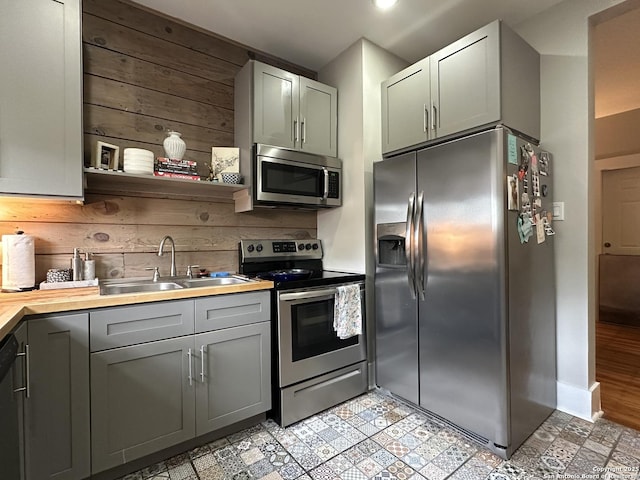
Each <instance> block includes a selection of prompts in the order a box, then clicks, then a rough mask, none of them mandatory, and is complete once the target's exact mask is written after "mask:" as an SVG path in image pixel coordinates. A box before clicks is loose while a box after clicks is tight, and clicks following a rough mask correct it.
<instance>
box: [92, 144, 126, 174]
mask: <svg viewBox="0 0 640 480" xmlns="http://www.w3.org/2000/svg"><path fill="white" fill-rule="evenodd" d="M91 166H92V167H94V168H99V169H101V170H122V168H121V166H120V147H118V146H117V145H111V144H110V143H106V142H101V141H96V145H95V148H94V149H93V156H92V158H91Z"/></svg>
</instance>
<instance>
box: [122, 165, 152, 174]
mask: <svg viewBox="0 0 640 480" xmlns="http://www.w3.org/2000/svg"><path fill="white" fill-rule="evenodd" d="M124 171H125V173H134V174H136V175H153V168H140V167H131V166H127V165H125V166H124Z"/></svg>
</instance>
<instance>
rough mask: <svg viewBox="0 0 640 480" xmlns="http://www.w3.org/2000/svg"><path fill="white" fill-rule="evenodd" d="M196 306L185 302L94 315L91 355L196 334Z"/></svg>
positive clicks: (153, 304) (106, 311)
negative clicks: (194, 327)
mask: <svg viewBox="0 0 640 480" xmlns="http://www.w3.org/2000/svg"><path fill="white" fill-rule="evenodd" d="M193 304H194V302H193V300H181V301H175V302H162V303H148V304H144V305H134V306H127V307H118V308H106V309H103V310H96V311H93V312H91V313H90V323H89V324H90V330H91V340H90V344H91V351H92V352H96V351H99V350H106V349H108V348H116V347H124V346H126V345H134V344H137V343H144V342H151V341H154V340H162V339H165V338H172V337H179V336H181V335H189V334H192V333H193V332H194V330H193V311H194V306H193Z"/></svg>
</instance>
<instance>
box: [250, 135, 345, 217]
mask: <svg viewBox="0 0 640 480" xmlns="http://www.w3.org/2000/svg"><path fill="white" fill-rule="evenodd" d="M253 150H254V151H253V159H254V161H253V178H254V182H253V187H252V188H254V192H253V193H254V199H255V203H257V204H259V205H260V204H261V205H272V206H275V205H283V206H285V205H286V206H297V207H304V208H329V207H339V206H340V205H342V193H341V190H342V162H341V161H340V160H339V159H338V158H334V157H325V156H322V155H314V154H310V153H305V152H298V151H295V150H288V149H285V148H279V147H273V146H270V145H263V144H256V145H254V148H253Z"/></svg>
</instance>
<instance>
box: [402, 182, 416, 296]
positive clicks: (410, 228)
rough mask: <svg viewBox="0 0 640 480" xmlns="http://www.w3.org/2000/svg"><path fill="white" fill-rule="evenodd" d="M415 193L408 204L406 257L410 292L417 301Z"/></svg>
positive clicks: (412, 193)
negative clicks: (414, 234)
mask: <svg viewBox="0 0 640 480" xmlns="http://www.w3.org/2000/svg"><path fill="white" fill-rule="evenodd" d="M415 200H416V194H415V192H411V195H409V201H408V202H407V231H406V234H405V237H404V238H405V255H406V257H407V279H408V280H409V291H410V292H411V298H412V299H413V300H415V299H416V279H415V267H414V261H413V260H414V241H413V232H414V230H415V226H414V224H413V220H414V213H415Z"/></svg>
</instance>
